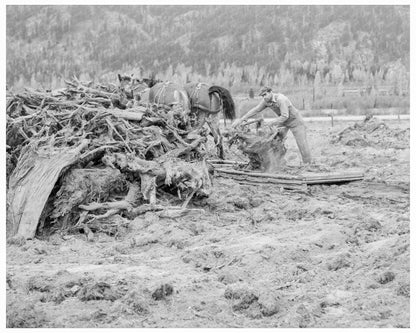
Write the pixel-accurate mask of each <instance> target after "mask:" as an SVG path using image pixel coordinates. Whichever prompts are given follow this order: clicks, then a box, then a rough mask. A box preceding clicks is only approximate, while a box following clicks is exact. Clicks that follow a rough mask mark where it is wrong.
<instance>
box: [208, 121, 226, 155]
mask: <svg viewBox="0 0 416 333" xmlns="http://www.w3.org/2000/svg"><path fill="white" fill-rule="evenodd" d="M206 121H207V124H208V126H209V128H210V130H211V133H212V136H213V137H214V143H215V146H216V147H217V154H218V156H219V158H220V159H222V160H223V159H224V146H223V143H222V135H221V132H220V126H219V119H218V113H215V114H210V115H209V116H208V117H207V120H206Z"/></svg>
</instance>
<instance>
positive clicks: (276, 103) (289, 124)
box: [231, 87, 312, 164]
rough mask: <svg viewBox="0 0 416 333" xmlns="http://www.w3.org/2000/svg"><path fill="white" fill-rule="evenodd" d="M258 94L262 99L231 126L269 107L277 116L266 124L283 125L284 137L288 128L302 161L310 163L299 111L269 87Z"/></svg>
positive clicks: (310, 158)
mask: <svg viewBox="0 0 416 333" xmlns="http://www.w3.org/2000/svg"><path fill="white" fill-rule="evenodd" d="M259 95H260V96H262V97H263V100H262V101H261V102H260V103H259V104H258V105H257V106H255V107H254V108H252V109H251V110H249V111H248V112H247V113H246V114H245V115H244V116H243V117H241V118H240V119H237V120H236V121H234V123H233V124H232V125H231V128H235V127H236V126H238V125H239V124H241V123H242V122H243V121H245V120H246V119H248V118H250V117H252V116H254V115H256V114H258V113H260V112H261V111H263V110H264V109H266V108H271V109H272V110H273V111H274V113H276V115H277V116H278V117H277V119H275V120H273V121H272V122H271V123H269V124H268V125H269V126H272V125H277V126H278V127H283V128H282V130H281V132H282V134H283V137H286V135H287V132H288V131H289V130H290V131H291V132H292V133H293V136H294V137H295V139H296V143H297V145H298V148H299V151H300V154H301V155H302V161H303V163H305V164H306V163H311V162H312V157H311V152H310V150H309V146H308V141H307V139H306V126H305V123H304V121H303V119H302V116H301V115H300V113H299V111H298V110H297V109H296V108H295V107H294V106H293V104H292V102H291V101H290V100H289V99H288V98H287V97H286V96H285V95H283V94H280V93H273V92H272V89H271V88H270V87H263V88H261V90H260V93H259Z"/></svg>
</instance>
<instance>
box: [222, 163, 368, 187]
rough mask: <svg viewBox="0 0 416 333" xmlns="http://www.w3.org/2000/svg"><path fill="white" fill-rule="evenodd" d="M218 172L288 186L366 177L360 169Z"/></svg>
mask: <svg viewBox="0 0 416 333" xmlns="http://www.w3.org/2000/svg"><path fill="white" fill-rule="evenodd" d="M216 172H217V173H218V174H219V175H221V176H225V177H228V178H233V179H235V180H237V181H248V182H251V183H263V184H267V183H271V184H278V185H282V186H284V185H287V186H301V185H314V184H335V183H342V182H351V181H357V180H362V179H364V173H363V172H362V171H359V170H350V171H346V172H330V173H311V172H309V173H305V174H301V175H288V174H270V173H259V172H248V171H239V170H234V169H226V168H224V167H222V168H218V169H216Z"/></svg>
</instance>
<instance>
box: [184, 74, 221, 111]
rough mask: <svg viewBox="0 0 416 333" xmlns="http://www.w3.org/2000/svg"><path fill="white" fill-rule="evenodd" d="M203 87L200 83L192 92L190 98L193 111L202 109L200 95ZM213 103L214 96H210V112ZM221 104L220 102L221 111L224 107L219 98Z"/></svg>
mask: <svg viewBox="0 0 416 333" xmlns="http://www.w3.org/2000/svg"><path fill="white" fill-rule="evenodd" d="M202 85H203V83H201V82H198V84H197V85H196V87H195V88H194V90H193V91H192V94H191V96H190V101H191V110H192V109H194V108H197V109H200V107H199V93H200V91H201V88H202ZM211 102H212V96H211V95H209V110H210V111H211V106H212V104H211ZM219 102H220V109H221V108H222V107H223V104H222V99H221V98H219ZM219 111H220V110H218V112H219ZM209 113H211V112H209ZM214 113H216V112H214Z"/></svg>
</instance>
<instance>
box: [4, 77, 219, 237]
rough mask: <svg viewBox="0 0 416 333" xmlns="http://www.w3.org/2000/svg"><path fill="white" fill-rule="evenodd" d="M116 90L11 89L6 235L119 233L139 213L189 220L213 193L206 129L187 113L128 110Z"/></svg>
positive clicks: (88, 86)
mask: <svg viewBox="0 0 416 333" xmlns="http://www.w3.org/2000/svg"><path fill="white" fill-rule="evenodd" d="M125 99H126V96H125V95H124V93H123V92H122V91H121V90H119V89H118V87H117V86H116V85H112V84H108V85H103V84H94V83H91V82H90V83H85V82H80V81H78V80H76V79H74V80H72V81H70V82H69V81H68V82H67V87H66V88H64V89H60V90H58V91H40V90H36V91H34V90H25V91H24V92H22V93H12V92H11V91H7V142H6V143H7V147H6V148H7V169H6V171H7V237H8V238H9V237H13V236H16V235H18V236H23V237H25V238H33V237H34V236H35V235H36V233H38V234H40V233H42V234H44V233H52V232H56V231H60V232H62V231H63V232H71V231H79V230H82V231H83V232H85V233H87V234H88V235H90V234H93V233H94V232H96V231H100V232H101V231H103V232H107V233H109V234H115V233H117V232H118V230H119V229H120V227H122V226H123V225H126V224H128V223H129V221H130V220H132V219H134V218H135V217H136V216H138V215H140V214H144V213H146V212H148V211H153V212H155V213H156V214H160V215H161V216H173V217H176V216H180V215H181V214H186V213H187V212H189V211H191V209H189V208H188V203H189V202H190V200H196V198H198V197H206V196H208V195H209V193H210V188H211V176H210V173H209V169H208V167H207V164H206V163H205V157H206V141H207V131H206V130H205V129H203V128H202V129H197V130H194V129H193V128H192V127H191V125H190V124H189V122H188V118H189V117H188V115H186V114H185V113H184V111H183V108H181V107H180V106H179V107H178V106H176V107H175V108H174V109H172V108H169V107H165V106H160V105H156V104H154V105H137V104H135V106H134V107H130V108H126V107H125V106H126V103H125Z"/></svg>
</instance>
